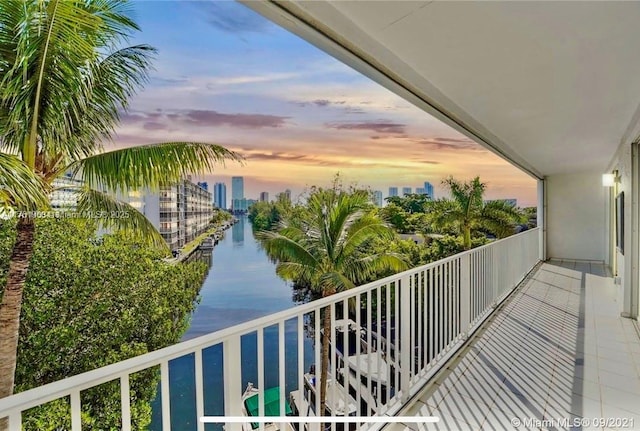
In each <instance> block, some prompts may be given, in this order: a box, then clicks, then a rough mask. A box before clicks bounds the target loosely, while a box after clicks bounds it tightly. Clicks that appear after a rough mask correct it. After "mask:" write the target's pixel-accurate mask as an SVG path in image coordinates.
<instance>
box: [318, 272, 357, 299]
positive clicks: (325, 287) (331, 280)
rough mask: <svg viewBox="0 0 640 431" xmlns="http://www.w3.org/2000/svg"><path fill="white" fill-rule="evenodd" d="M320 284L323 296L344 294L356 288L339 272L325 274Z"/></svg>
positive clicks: (322, 275) (320, 278) (320, 279)
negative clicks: (337, 293)
mask: <svg viewBox="0 0 640 431" xmlns="http://www.w3.org/2000/svg"><path fill="white" fill-rule="evenodd" d="M318 284H319V286H320V288H321V291H322V292H323V296H327V295H331V294H334V293H336V292H342V291H345V290H348V289H352V288H354V287H355V284H354V283H353V281H351V280H350V279H349V278H348V277H347V276H345V275H344V274H343V273H341V272H339V271H330V272H325V273H323V274H321V275H320V277H319V279H318Z"/></svg>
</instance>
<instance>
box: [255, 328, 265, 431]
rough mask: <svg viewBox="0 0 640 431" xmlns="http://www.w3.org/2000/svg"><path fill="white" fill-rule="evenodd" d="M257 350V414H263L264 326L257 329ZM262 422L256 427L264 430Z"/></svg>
mask: <svg viewBox="0 0 640 431" xmlns="http://www.w3.org/2000/svg"><path fill="white" fill-rule="evenodd" d="M256 335H257V338H258V339H257V344H258V345H257V350H258V400H259V402H258V416H264V415H265V414H264V405H265V399H264V391H265V389H266V388H265V387H264V385H265V383H264V328H258V331H257V334H256ZM264 425H265V424H264V422H260V424H258V428H259V429H260V430H261V431H262V430H264Z"/></svg>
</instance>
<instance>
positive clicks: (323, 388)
mask: <svg viewBox="0 0 640 431" xmlns="http://www.w3.org/2000/svg"><path fill="white" fill-rule="evenodd" d="M322 332H323V334H322V367H321V368H320V416H325V413H326V409H327V378H328V375H329V342H330V341H331V334H330V333H331V309H330V308H329V307H326V308H325V309H324V319H323V320H322ZM323 425H324V424H320V429H321V430H322V429H324V428H323Z"/></svg>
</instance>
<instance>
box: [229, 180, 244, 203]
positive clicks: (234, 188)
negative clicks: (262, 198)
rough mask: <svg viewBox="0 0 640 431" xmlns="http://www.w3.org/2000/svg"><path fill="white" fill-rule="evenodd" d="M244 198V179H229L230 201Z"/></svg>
mask: <svg viewBox="0 0 640 431" xmlns="http://www.w3.org/2000/svg"><path fill="white" fill-rule="evenodd" d="M242 198H244V177H231V199H242Z"/></svg>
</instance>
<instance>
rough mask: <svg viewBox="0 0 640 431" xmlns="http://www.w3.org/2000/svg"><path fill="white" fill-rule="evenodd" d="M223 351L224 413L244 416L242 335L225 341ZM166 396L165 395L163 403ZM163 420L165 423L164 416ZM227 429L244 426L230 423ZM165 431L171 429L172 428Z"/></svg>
mask: <svg viewBox="0 0 640 431" xmlns="http://www.w3.org/2000/svg"><path fill="white" fill-rule="evenodd" d="M222 352H223V370H224V414H225V416H242V390H243V389H242V383H243V382H242V364H239V363H238V359H239V358H241V357H242V356H241V355H242V348H241V345H240V336H234V337H231V338H229V339H227V340H225V341H223V344H222ZM168 394H169V390H168V388H167V395H168ZM164 398H165V397H164V395H163V396H162V400H163V403H164ZM167 398H168V396H167ZM163 411H164V408H163ZM162 422H163V425H164V418H163V421H162ZM163 429H164V428H163ZM225 430H227V431H236V430H237V431H240V430H242V426H241V424H236V423H228V424H226V425H225ZM164 431H170V428H167V429H165V430H164Z"/></svg>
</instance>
